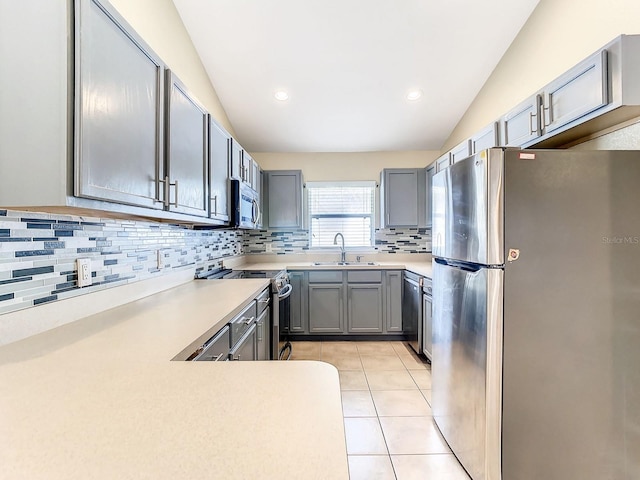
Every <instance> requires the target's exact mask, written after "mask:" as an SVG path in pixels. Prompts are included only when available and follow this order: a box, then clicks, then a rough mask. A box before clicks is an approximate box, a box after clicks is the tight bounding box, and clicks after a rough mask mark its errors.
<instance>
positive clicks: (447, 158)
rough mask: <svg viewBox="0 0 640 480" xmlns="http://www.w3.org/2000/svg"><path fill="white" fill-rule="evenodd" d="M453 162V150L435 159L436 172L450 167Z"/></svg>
mask: <svg viewBox="0 0 640 480" xmlns="http://www.w3.org/2000/svg"><path fill="white" fill-rule="evenodd" d="M452 164H453V163H452V162H451V152H447V153H445V154H444V155H442V156H441V157H440V158H438V159H437V160H436V161H435V166H436V173H438V172H441V171H442V170H444V169H445V168H449V166H450V165H452Z"/></svg>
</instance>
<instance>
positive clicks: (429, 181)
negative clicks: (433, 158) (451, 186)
mask: <svg viewBox="0 0 640 480" xmlns="http://www.w3.org/2000/svg"><path fill="white" fill-rule="evenodd" d="M435 174H436V165H431V166H430V167H427V172H426V179H425V183H426V188H427V194H426V211H425V214H426V216H427V220H426V223H425V227H426V228H431V227H433V212H432V211H431V208H432V205H433V176H434V175H435Z"/></svg>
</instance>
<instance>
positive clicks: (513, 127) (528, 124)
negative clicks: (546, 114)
mask: <svg viewBox="0 0 640 480" xmlns="http://www.w3.org/2000/svg"><path fill="white" fill-rule="evenodd" d="M539 106H540V95H534V96H532V97H530V98H528V99H527V100H526V101H524V102H522V103H521V104H520V105H518V106H517V107H515V108H514V109H513V110H511V111H510V112H509V113H507V114H506V115H505V116H504V117H502V144H503V145H504V146H505V147H519V146H521V145H523V144H525V143H527V142H529V141H531V140H533V139H535V138H537V137H539V136H540V133H541V132H540V115H539V113H538V112H539Z"/></svg>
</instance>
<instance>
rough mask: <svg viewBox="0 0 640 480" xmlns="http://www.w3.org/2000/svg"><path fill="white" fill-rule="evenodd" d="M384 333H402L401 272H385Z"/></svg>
mask: <svg viewBox="0 0 640 480" xmlns="http://www.w3.org/2000/svg"><path fill="white" fill-rule="evenodd" d="M385 300H386V305H385V331H386V333H402V271H401V270H387V271H386V272H385Z"/></svg>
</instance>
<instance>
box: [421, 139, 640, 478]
mask: <svg viewBox="0 0 640 480" xmlns="http://www.w3.org/2000/svg"><path fill="white" fill-rule="evenodd" d="M639 184H640V152H638V151H633V152H622V151H617V152H613V151H571V150H558V151H544V150H510V149H507V150H504V149H490V150H487V151H483V152H480V153H478V154H476V155H475V156H472V157H469V158H467V159H464V160H462V161H461V162H459V163H456V164H455V165H453V166H451V167H449V168H448V169H446V170H444V171H442V172H440V173H438V174H436V175H435V176H434V179H433V199H434V206H433V242H434V244H433V256H434V269H433V287H434V290H433V291H434V293H433V309H434V318H433V320H434V326H433V364H432V409H433V416H434V419H435V422H436V424H437V425H438V427H439V429H440V431H441V432H442V434H443V435H444V437H445V439H446V440H447V442H448V443H449V445H450V447H451V448H452V450H453V452H454V453H455V455H456V456H457V458H458V459H459V460H460V462H461V464H462V465H463V466H464V468H465V469H466V470H467V472H468V473H469V474H470V475H471V477H472V478H473V479H474V480H484V479H486V480H499V479H504V480H538V479H540V480H542V479H544V480H567V479H580V480H602V479H611V480H631V479H637V478H640V368H638V366H639V365H640V317H639V313H638V312H640V214H639V213H638V205H639V204H640V188H639V187H638V185H639Z"/></svg>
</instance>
